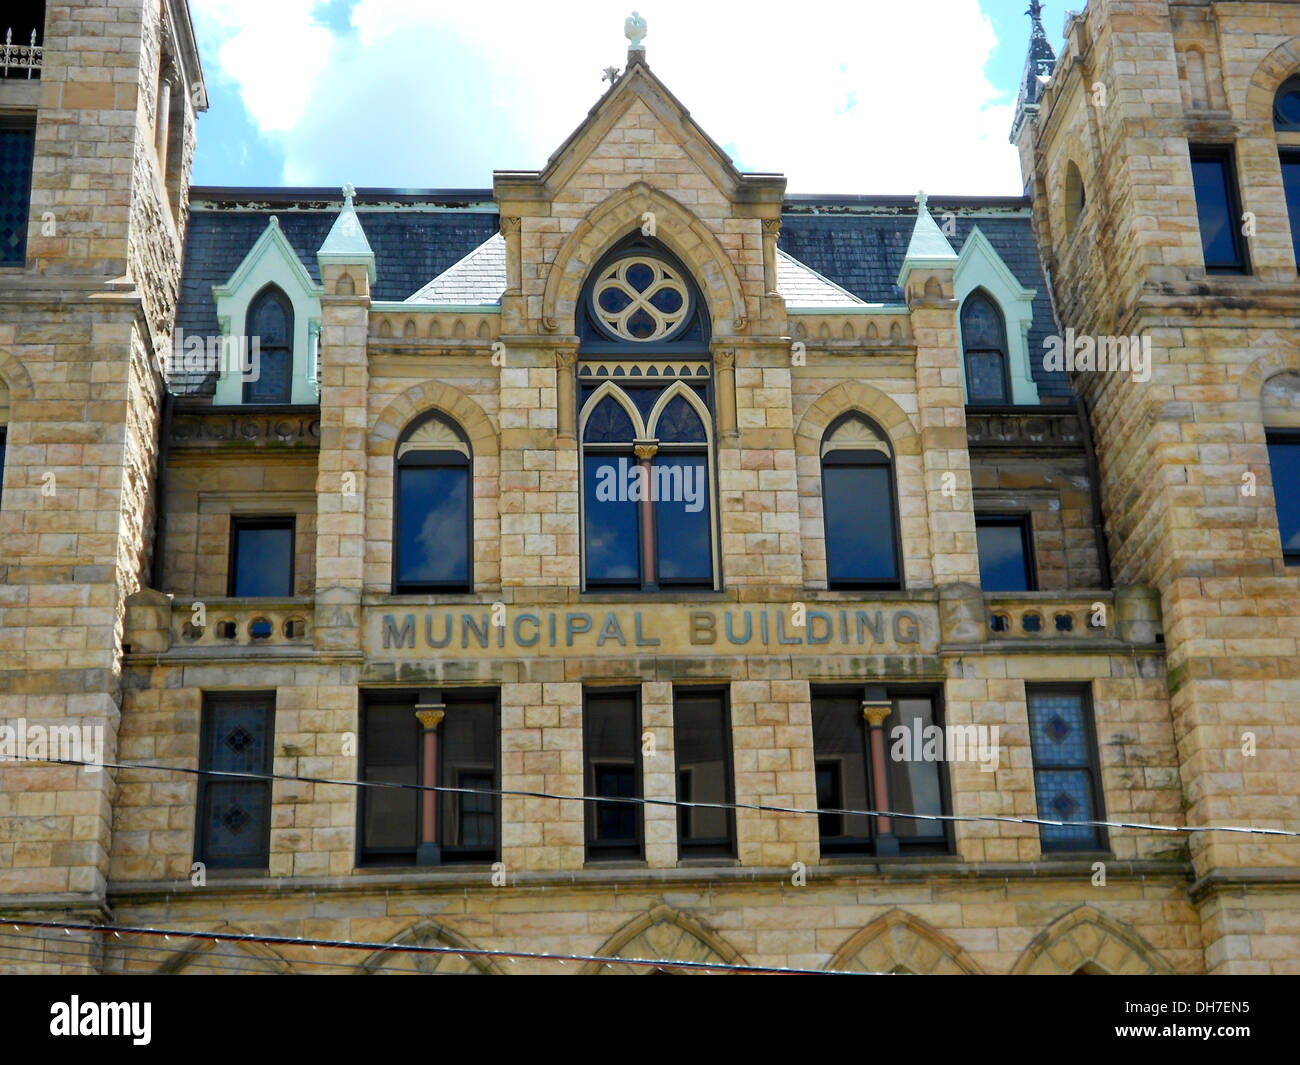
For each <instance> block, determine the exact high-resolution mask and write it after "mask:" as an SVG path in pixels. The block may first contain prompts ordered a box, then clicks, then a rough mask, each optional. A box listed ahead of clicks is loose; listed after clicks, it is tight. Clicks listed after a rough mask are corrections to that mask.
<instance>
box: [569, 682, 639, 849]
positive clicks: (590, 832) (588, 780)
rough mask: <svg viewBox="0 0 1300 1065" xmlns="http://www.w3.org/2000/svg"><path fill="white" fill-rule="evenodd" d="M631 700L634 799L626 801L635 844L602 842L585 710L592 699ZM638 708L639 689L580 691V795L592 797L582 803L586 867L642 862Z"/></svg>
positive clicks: (588, 718) (589, 720) (594, 773)
mask: <svg viewBox="0 0 1300 1065" xmlns="http://www.w3.org/2000/svg"><path fill="white" fill-rule="evenodd" d="M608 697H614V698H630V699H631V700H632V707H633V715H634V716H633V722H634V723H633V730H632V731H633V737H634V740H635V747H634V750H635V754H634V756H633V762H634V768H633V797H634V798H635V799H636V800H637V801H635V802H629V803H627V804H626V805H627V806H629V807H630V808H631V809H632V810H633V812H634V814H635V816H634V818H633V820H634V823H635V825H636V836H635V842H632V841H630V840H621V841H619V840H615V841H608V842H607V841H602V840H597V839H596V814H597V808H598V807H599V805H600V804H599V803H598V802H596V801H594V800H595V797H596V795H597V791H596V769H597V765H596V763H595V762H593V760H592V757H591V749H592V742H591V715H590V713H589V712H588V707H589V705H590V703H591V701H592V699H593V698H594V699H600V698H608ZM643 720H644V719H643V716H642V707H641V688H640V686H639V685H638V686H636V687H627V686H618V687H608V688H606V687H587V686H584V687H583V689H582V781H583V793H584V794H585V795H589V796H592V797H593V799H592V801H589V802H584V803H583V804H582V805H583V807H584V816H583V822H584V824H583V841H584V855H585V861H586V864H588V865H591V864H594V863H602V862H618V861H622V862H628V861H631V862H644V861H645V803H644V801H643V800H644V799H645V773H644V767H643V765H642V762H643V758H642V756H641V737H642V735H643V730H644V727H645V726H644V724H643Z"/></svg>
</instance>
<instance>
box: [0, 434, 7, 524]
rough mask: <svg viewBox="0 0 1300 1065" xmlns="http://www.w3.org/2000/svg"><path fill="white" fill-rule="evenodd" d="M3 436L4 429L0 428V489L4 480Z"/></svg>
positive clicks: (0, 501) (1, 502) (1, 501)
mask: <svg viewBox="0 0 1300 1065" xmlns="http://www.w3.org/2000/svg"><path fill="white" fill-rule="evenodd" d="M5 436H6V433H5V430H3V429H0V489H3V487H4V480H5ZM0 506H4V499H3V498H2V497H0Z"/></svg>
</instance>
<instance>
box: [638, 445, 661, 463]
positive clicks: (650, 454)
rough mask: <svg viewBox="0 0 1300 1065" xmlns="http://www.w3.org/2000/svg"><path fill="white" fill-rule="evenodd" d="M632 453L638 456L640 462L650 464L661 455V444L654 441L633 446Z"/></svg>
mask: <svg viewBox="0 0 1300 1065" xmlns="http://www.w3.org/2000/svg"><path fill="white" fill-rule="evenodd" d="M632 453H633V454H634V455H636V457H637V459H638V461H640V462H649V461H650V460H651V459H652V458H654V457H655V455H657V454H658V453H659V443H658V441H652V442H649V443H641V444H633V445H632Z"/></svg>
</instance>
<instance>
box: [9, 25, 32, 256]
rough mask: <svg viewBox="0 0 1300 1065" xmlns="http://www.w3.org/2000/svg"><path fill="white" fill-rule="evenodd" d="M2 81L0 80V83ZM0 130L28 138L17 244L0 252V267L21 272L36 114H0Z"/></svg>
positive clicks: (28, 219)
mask: <svg viewBox="0 0 1300 1065" xmlns="http://www.w3.org/2000/svg"><path fill="white" fill-rule="evenodd" d="M3 32H4V31H3V28H0V33H3ZM2 80H3V79H0V81H2ZM0 130H9V131H19V132H23V133H27V134H28V135H29V137H30V152H29V158H28V160H27V181H26V184H25V185H22V184H20V185H19V187H18V188H17V189H16V190H15V192H16V195H17V196H18V197H19V199H18V200H17V201H15V202H16V203H21V206H22V211H21V212H20V217H21V218H22V219H23V221H22V222H21V223H20V229H19V232H18V243H17V244H16V245H15V247H14V251H13V253H12V255H8V256H7V255H6V254H4V253H3V252H0V267H3V268H5V269H8V270H21V269H24V268H25V267H26V266H27V237H28V233H29V231H30V229H31V224H32V182H33V180H34V178H35V173H36V113H35V112H27V113H16V114H0Z"/></svg>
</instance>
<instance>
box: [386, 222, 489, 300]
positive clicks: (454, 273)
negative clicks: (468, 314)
mask: <svg viewBox="0 0 1300 1065" xmlns="http://www.w3.org/2000/svg"><path fill="white" fill-rule="evenodd" d="M505 290H506V238H505V237H503V236H502V235H501V234H500V233H493V234H492V236H490V237H488V239H487V240H485V241H484V242H483V243H482V244H480V245H479V246H478V247H477V248H475V249H474V250H473V251H472V252H470V253H469V254H468V255H466V256H465V258H463V259H461V260H460V262H458V263H456V264H454V265H453V266H450V267H448V268H447V269H446V270H444V271H443V272H442V273H440V274H439V275H438V276H437V277H435V278H434V279H433V280H432V281H430V282H429V283H428V284H427V285H425V286H424V288H422V289H420V291H419V292H417V293H415V295H413V296H411V297H409V298H408V299H407V300H406V302H407V303H451V304H455V303H463V304H471V303H497V302H499V301H500V299H501V294H502V293H503V292H505Z"/></svg>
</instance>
